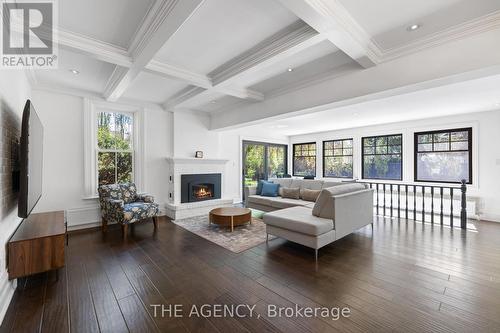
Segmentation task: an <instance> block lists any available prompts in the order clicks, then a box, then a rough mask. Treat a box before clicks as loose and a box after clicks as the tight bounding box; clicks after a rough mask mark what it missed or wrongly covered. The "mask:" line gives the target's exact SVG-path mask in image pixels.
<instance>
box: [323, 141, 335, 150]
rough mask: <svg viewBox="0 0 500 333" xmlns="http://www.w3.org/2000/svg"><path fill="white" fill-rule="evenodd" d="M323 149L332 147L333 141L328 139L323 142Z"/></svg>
mask: <svg viewBox="0 0 500 333" xmlns="http://www.w3.org/2000/svg"><path fill="white" fill-rule="evenodd" d="M324 147H325V149H333V142H332V141H328V142H325V146H324Z"/></svg>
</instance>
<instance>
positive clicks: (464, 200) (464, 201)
mask: <svg viewBox="0 0 500 333" xmlns="http://www.w3.org/2000/svg"><path fill="white" fill-rule="evenodd" d="M466 183H467V181H466V180H465V179H462V186H460V190H461V192H462V196H461V198H460V206H461V210H460V228H462V229H467V185H466Z"/></svg>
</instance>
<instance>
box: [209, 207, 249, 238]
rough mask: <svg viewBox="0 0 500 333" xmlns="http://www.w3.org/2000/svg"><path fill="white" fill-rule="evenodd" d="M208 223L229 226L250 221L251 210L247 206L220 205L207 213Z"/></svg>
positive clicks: (232, 227)
mask: <svg viewBox="0 0 500 333" xmlns="http://www.w3.org/2000/svg"><path fill="white" fill-rule="evenodd" d="M208 221H209V223H214V224H217V225H222V226H228V227H231V232H232V231H233V230H234V227H235V226H238V225H243V224H245V223H250V224H251V223H252V211H251V210H250V209H248V208H239V207H222V208H215V209H212V210H211V211H210V213H209V215H208Z"/></svg>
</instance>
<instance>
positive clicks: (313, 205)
mask: <svg viewBox="0 0 500 333" xmlns="http://www.w3.org/2000/svg"><path fill="white" fill-rule="evenodd" d="M270 181H272V182H275V183H279V184H280V194H281V195H282V194H283V190H284V191H285V192H286V191H287V189H289V188H292V189H297V188H299V191H301V192H302V190H303V189H306V190H307V189H309V190H311V189H312V190H316V191H320V192H319V195H318V196H317V199H316V200H315V201H314V202H311V201H308V200H304V199H303V198H302V197H300V198H299V199H296V198H294V199H290V198H283V197H282V196H281V195H278V196H276V197H264V196H262V195H258V194H257V193H256V188H251V187H248V188H246V189H245V192H246V194H247V195H246V196H245V198H246V200H245V204H246V206H247V207H249V208H255V209H259V210H263V211H265V212H267V213H265V214H264V216H263V220H264V223H265V224H266V233H267V237H269V235H274V236H278V237H281V238H284V239H287V240H289V241H292V242H295V243H299V244H302V245H304V246H307V247H310V248H313V249H314V250H315V259H316V260H317V259H318V250H319V249H320V248H322V247H323V246H325V245H328V244H330V243H332V242H334V241H336V240H338V239H340V238H342V237H344V236H347V235H349V234H350V233H352V232H354V231H356V230H358V229H360V228H362V227H364V226H366V225H369V224H372V226H373V190H372V189H370V188H367V187H366V185H365V184H362V183H341V182H330V181H322V180H303V179H271V180H270Z"/></svg>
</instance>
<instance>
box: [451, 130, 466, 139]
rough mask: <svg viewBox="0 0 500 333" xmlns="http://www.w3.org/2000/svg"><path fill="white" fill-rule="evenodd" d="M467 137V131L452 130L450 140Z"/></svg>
mask: <svg viewBox="0 0 500 333" xmlns="http://www.w3.org/2000/svg"><path fill="white" fill-rule="evenodd" d="M468 139H469V132H467V131H464V132H452V133H451V141H467V140H468Z"/></svg>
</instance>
